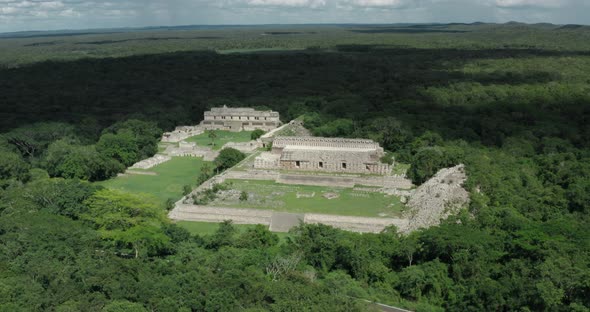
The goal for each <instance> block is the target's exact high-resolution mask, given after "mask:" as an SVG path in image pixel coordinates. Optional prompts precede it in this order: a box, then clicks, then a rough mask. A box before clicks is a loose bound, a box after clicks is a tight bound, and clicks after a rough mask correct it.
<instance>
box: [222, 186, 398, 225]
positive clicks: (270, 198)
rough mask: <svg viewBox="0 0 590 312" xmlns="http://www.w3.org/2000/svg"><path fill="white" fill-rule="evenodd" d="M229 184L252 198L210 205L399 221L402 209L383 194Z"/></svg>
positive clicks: (332, 189)
mask: <svg viewBox="0 0 590 312" xmlns="http://www.w3.org/2000/svg"><path fill="white" fill-rule="evenodd" d="M228 182H231V184H232V185H231V186H230V188H231V189H234V190H238V191H240V192H241V191H246V192H247V193H248V194H249V198H248V200H247V201H243V202H242V201H239V199H237V198H235V196H234V197H231V196H228V197H223V196H222V197H220V198H219V199H217V200H215V201H214V202H212V203H211V205H219V206H223V207H234V208H257V209H273V210H275V211H287V212H293V213H321V214H335V215H346V216H365V217H396V216H399V215H400V213H401V212H402V209H403V205H402V204H401V203H400V201H399V198H398V197H395V196H388V195H385V194H381V193H372V192H363V191H354V190H352V189H347V188H335V187H322V186H307V185H284V184H277V183H275V182H273V181H249V180H228ZM325 193H334V194H337V195H338V196H339V197H338V198H334V199H328V198H325V197H324V196H323V195H324V194H325ZM298 195H299V196H298ZM298 197H299V198H298Z"/></svg>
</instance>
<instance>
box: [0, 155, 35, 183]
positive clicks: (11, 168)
mask: <svg viewBox="0 0 590 312" xmlns="http://www.w3.org/2000/svg"><path fill="white" fill-rule="evenodd" d="M29 168H30V166H29V164H27V163H26V162H25V161H24V160H23V159H22V157H21V156H20V155H19V154H17V153H14V152H9V151H0V189H2V187H3V184H4V182H3V181H6V180H10V179H14V180H18V181H22V182H26V181H27V180H28V179H29Z"/></svg>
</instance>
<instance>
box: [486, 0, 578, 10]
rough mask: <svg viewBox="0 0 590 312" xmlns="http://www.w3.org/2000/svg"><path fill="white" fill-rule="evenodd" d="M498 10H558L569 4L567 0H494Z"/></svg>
mask: <svg viewBox="0 0 590 312" xmlns="http://www.w3.org/2000/svg"><path fill="white" fill-rule="evenodd" d="M495 4H496V6H498V7H500V8H518V9H522V8H548V9H558V8H562V7H564V6H566V5H567V4H569V1H568V0H496V1H495Z"/></svg>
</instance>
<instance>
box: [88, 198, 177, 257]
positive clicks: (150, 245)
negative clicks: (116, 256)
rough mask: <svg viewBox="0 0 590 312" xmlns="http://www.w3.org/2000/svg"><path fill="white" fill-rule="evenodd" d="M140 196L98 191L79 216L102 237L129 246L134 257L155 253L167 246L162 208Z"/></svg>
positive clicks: (151, 200) (149, 199)
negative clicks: (86, 209)
mask: <svg viewBox="0 0 590 312" xmlns="http://www.w3.org/2000/svg"><path fill="white" fill-rule="evenodd" d="M154 202H155V200H154V199H153V198H149V197H146V196H144V195H136V194H129V193H124V192H121V191H116V190H108V189H105V190H100V191H98V192H96V193H95V194H94V195H93V196H92V197H90V198H89V199H88V200H86V202H85V203H86V204H87V205H88V207H89V209H88V212H87V213H86V214H83V215H82V217H83V219H85V220H88V221H90V222H92V223H94V224H95V226H96V228H97V229H98V230H99V232H100V233H101V234H102V237H103V238H104V239H106V240H108V241H111V242H113V243H114V245H115V246H119V247H122V248H127V247H129V246H130V247H131V248H132V249H133V252H134V257H135V258H138V257H139V256H140V255H148V254H149V255H157V254H158V253H159V252H160V251H161V250H166V249H167V248H168V243H169V242H170V238H169V237H168V236H166V235H165V234H164V232H163V229H162V226H163V224H165V223H166V222H167V220H166V216H165V213H164V211H163V210H162V209H161V208H160V207H159V206H158V205H157V204H155V203H154Z"/></svg>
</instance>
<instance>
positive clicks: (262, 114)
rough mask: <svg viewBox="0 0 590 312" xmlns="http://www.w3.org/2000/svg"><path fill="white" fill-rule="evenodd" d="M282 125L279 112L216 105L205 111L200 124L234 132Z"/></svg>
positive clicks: (213, 128) (268, 128) (207, 127)
mask: <svg viewBox="0 0 590 312" xmlns="http://www.w3.org/2000/svg"><path fill="white" fill-rule="evenodd" d="M280 125H281V120H280V119H279V113H278V112H274V111H257V110H255V109H253V108H247V107H236V108H234V107H227V106H223V107H215V108H212V109H211V110H210V111H208V112H205V119H204V120H203V121H202V122H201V124H200V126H201V127H202V128H203V129H206V130H228V131H233V132H239V131H253V130H256V129H261V130H264V131H270V130H273V129H275V128H277V127H279V126H280Z"/></svg>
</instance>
